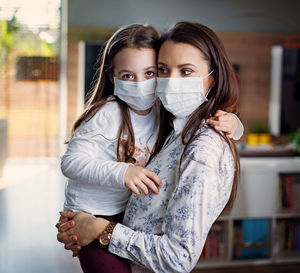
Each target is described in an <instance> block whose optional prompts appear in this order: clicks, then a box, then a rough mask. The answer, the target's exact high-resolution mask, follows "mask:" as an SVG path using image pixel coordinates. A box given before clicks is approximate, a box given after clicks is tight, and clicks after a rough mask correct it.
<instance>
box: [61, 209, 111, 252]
mask: <svg viewBox="0 0 300 273" xmlns="http://www.w3.org/2000/svg"><path fill="white" fill-rule="evenodd" d="M69 216H71V215H69ZM69 218H71V217H69ZM108 223H109V221H107V220H105V219H103V218H96V217H95V216H93V215H91V214H89V213H86V212H76V213H74V218H73V219H72V220H71V221H68V222H65V223H63V224H61V225H60V226H59V228H58V234H57V240H58V241H60V242H62V243H63V244H64V245H65V248H66V249H71V250H72V252H73V256H77V255H78V252H79V250H80V247H81V246H86V245H88V244H89V243H91V242H92V241H93V240H95V239H98V238H99V236H100V233H102V232H103V231H104V229H105V227H106V226H107V225H108Z"/></svg>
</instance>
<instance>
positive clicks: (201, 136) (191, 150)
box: [186, 125, 231, 158]
mask: <svg viewBox="0 0 300 273" xmlns="http://www.w3.org/2000/svg"><path fill="white" fill-rule="evenodd" d="M196 134H197V137H196V138H195V139H194V140H193V141H192V142H191V143H190V144H189V147H187V149H186V151H187V153H188V154H192V155H193V156H194V157H196V158H198V157H203V156H206V157H219V156H221V155H224V154H228V155H231V152H230V148H229V145H228V143H227V142H226V140H225V139H224V138H223V137H222V136H221V135H220V134H219V133H217V132H216V131H215V130H214V129H213V128H211V127H210V126H208V125H204V126H202V127H201V128H200V129H199V130H198V131H197V133H196Z"/></svg>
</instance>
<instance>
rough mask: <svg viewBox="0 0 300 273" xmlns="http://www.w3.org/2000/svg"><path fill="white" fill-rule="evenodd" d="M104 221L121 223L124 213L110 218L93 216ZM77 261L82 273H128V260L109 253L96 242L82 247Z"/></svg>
mask: <svg viewBox="0 0 300 273" xmlns="http://www.w3.org/2000/svg"><path fill="white" fill-rule="evenodd" d="M95 216H96V217H103V218H105V219H106V220H109V221H114V222H117V223H121V222H122V220H123V216H124V212H122V213H119V214H117V215H112V216H101V215H95ZM79 261H80V265H81V268H82V270H83V272H84V273H113V272H115V273H130V272H131V271H130V263H129V260H126V259H123V258H120V257H118V256H116V255H114V254H111V253H109V252H108V251H107V250H106V249H104V248H103V247H101V246H100V243H99V241H98V240H95V241H93V242H91V243H90V244H89V245H87V246H84V247H83V248H82V249H81V250H80V252H79Z"/></svg>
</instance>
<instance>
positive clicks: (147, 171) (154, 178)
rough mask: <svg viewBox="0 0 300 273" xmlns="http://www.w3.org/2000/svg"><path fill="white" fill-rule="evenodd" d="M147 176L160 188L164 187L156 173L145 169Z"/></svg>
mask: <svg viewBox="0 0 300 273" xmlns="http://www.w3.org/2000/svg"><path fill="white" fill-rule="evenodd" d="M145 175H146V176H147V177H148V178H150V179H151V180H152V181H153V182H154V183H155V184H157V185H158V186H161V185H162V182H161V180H160V179H159V177H158V176H157V175H156V174H155V173H154V172H151V171H149V170H147V169H145Z"/></svg>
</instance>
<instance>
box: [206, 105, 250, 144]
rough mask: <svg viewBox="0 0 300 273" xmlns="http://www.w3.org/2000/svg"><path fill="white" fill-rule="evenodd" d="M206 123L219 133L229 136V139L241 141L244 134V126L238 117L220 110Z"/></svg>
mask: <svg viewBox="0 0 300 273" xmlns="http://www.w3.org/2000/svg"><path fill="white" fill-rule="evenodd" d="M206 123H208V124H210V125H213V126H214V128H215V129H216V130H218V131H222V132H224V133H226V134H227V136H228V137H229V138H232V139H234V140H239V139H240V138H241V137H242V136H243V133H244V126H243V124H242V122H241V121H240V119H239V118H238V116H237V115H235V114H233V113H227V112H224V111H221V110H218V111H217V112H216V114H215V115H214V116H213V117H212V118H210V119H208V120H207V121H206Z"/></svg>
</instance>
